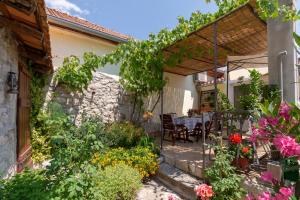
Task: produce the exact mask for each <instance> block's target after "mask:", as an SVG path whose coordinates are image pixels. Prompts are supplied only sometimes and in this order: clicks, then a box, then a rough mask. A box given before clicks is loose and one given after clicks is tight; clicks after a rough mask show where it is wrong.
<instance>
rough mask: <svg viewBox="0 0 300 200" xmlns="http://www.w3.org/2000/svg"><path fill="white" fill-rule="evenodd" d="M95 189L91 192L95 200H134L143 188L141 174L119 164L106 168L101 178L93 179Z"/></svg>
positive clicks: (95, 177) (100, 175)
mask: <svg viewBox="0 0 300 200" xmlns="http://www.w3.org/2000/svg"><path fill="white" fill-rule="evenodd" d="M93 182H94V183H95V187H93V188H92V189H91V191H92V192H93V193H94V195H95V199H101V200H102V199H103V200H116V199H122V200H133V199H135V198H136V194H137V191H138V189H139V188H140V187H141V176H140V174H139V172H138V171H137V170H135V169H133V168H131V167H129V166H127V165H123V164H119V165H115V166H108V167H106V168H105V169H104V170H103V171H102V172H101V173H100V174H99V176H94V177H93Z"/></svg>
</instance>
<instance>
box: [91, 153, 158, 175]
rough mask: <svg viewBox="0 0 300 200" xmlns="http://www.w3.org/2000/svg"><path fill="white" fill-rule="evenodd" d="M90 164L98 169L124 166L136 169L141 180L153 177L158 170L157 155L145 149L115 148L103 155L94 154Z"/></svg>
mask: <svg viewBox="0 0 300 200" xmlns="http://www.w3.org/2000/svg"><path fill="white" fill-rule="evenodd" d="M92 163H94V164H98V165H99V166H100V167H102V168H105V167H107V166H111V165H112V166H114V165H116V164H120V163H121V164H126V165H128V166H132V167H133V168H135V169H137V170H138V171H139V172H140V174H141V176H142V177H143V178H145V177H149V176H151V175H155V173H156V171H157V170H158V163H157V155H155V154H154V153H152V151H151V150H150V149H149V148H147V147H136V148H132V149H127V150H126V149H124V148H117V149H111V150H109V151H107V152H106V153H105V154H98V153H97V154H95V155H94V158H93V159H92Z"/></svg>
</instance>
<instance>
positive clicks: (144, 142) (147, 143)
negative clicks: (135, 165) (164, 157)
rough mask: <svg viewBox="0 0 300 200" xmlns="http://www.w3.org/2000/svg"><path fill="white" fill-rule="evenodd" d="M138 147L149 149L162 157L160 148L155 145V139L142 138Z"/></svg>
mask: <svg viewBox="0 0 300 200" xmlns="http://www.w3.org/2000/svg"><path fill="white" fill-rule="evenodd" d="M138 146H140V147H147V148H149V149H150V150H151V151H152V152H153V153H154V154H157V155H160V148H159V147H158V146H157V145H156V144H155V138H153V137H148V136H142V137H141V139H140V141H139V143H138Z"/></svg>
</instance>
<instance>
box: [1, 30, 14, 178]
mask: <svg viewBox="0 0 300 200" xmlns="http://www.w3.org/2000/svg"><path fill="white" fill-rule="evenodd" d="M9 71H13V72H16V73H18V50H17V44H16V42H15V40H14V38H13V37H12V34H11V33H10V31H9V30H8V29H6V28H0V177H8V176H9V175H10V174H13V173H15V171H16V147H17V125H16V119H17V117H16V114H17V94H9V93H7V90H8V88H7V84H6V81H7V75H8V72H9Z"/></svg>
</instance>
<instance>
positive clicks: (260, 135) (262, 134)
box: [249, 127, 271, 142]
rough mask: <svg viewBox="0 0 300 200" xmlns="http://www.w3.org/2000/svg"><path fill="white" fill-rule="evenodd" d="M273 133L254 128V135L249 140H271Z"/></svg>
mask: <svg viewBox="0 0 300 200" xmlns="http://www.w3.org/2000/svg"><path fill="white" fill-rule="evenodd" d="M270 135H271V133H270V132H269V131H267V130H264V129H259V128H255V127H252V135H251V136H250V138H249V141H251V142H256V141H257V140H258V139H260V140H267V141H268V140H269V137H270Z"/></svg>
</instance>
